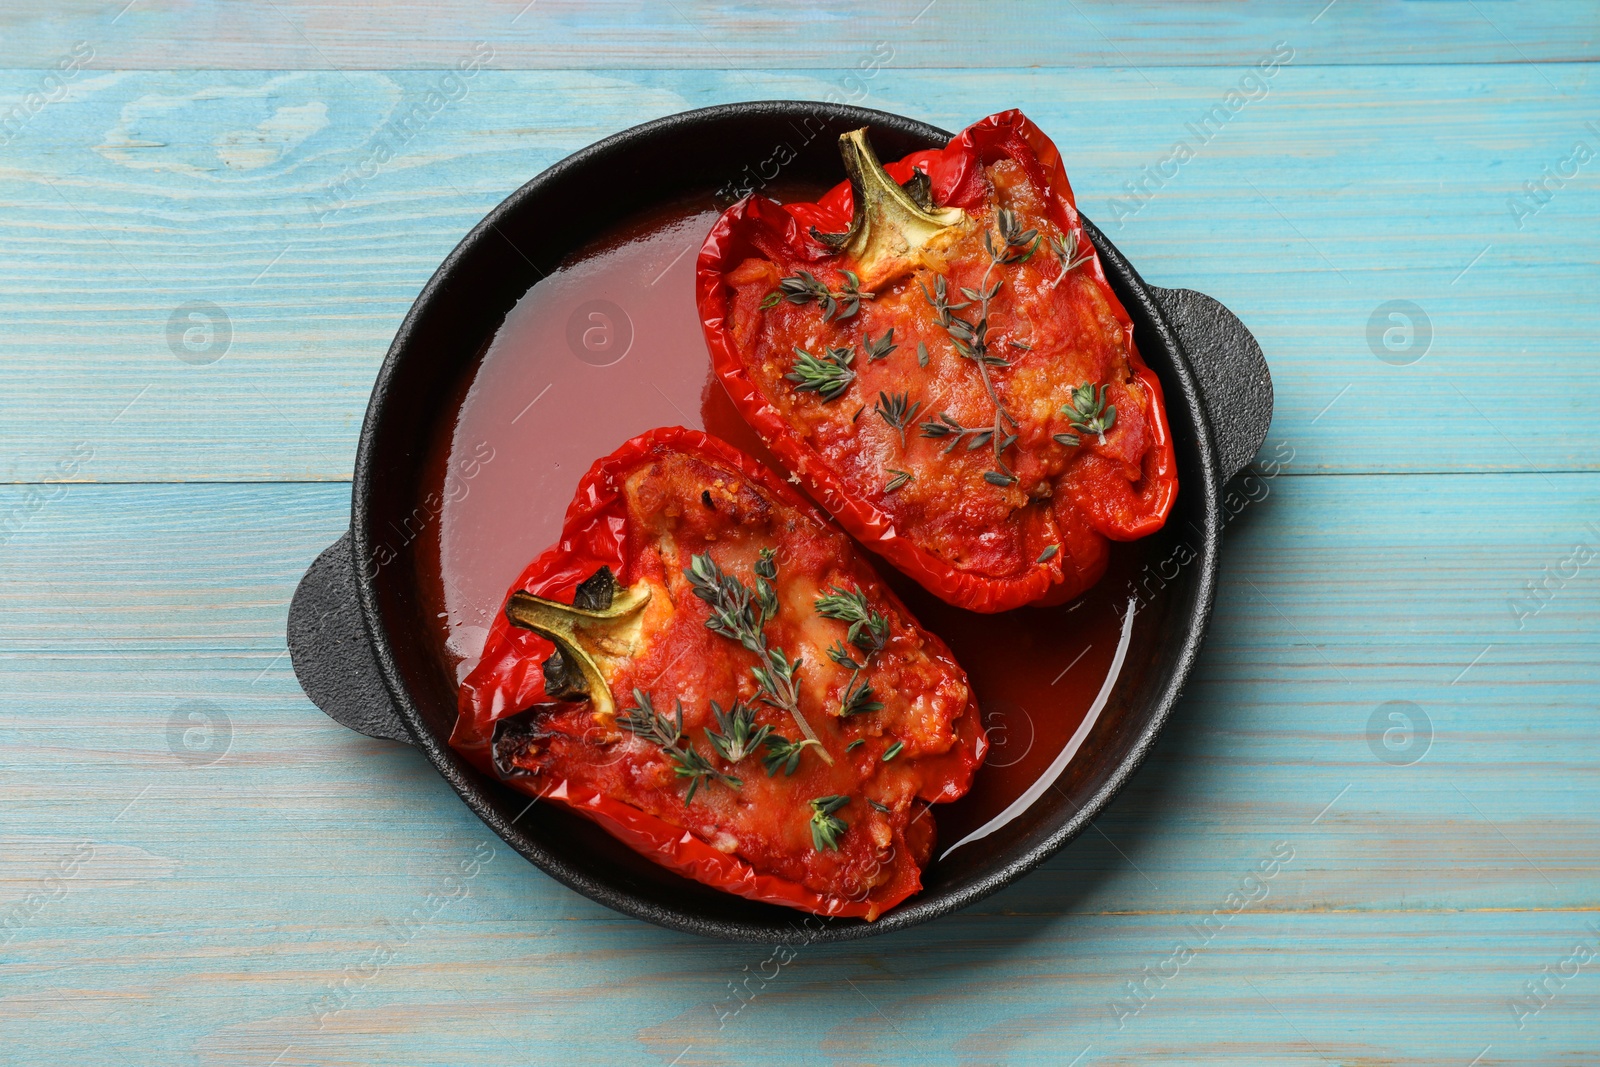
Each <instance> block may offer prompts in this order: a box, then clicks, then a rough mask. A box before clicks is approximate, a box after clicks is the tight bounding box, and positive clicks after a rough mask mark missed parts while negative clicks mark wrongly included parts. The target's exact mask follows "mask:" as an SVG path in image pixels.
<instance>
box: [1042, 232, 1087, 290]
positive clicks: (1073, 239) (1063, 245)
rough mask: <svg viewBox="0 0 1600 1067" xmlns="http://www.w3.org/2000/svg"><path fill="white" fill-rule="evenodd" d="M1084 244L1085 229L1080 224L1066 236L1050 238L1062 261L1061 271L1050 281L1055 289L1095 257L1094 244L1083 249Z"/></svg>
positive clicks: (1052, 247) (1053, 249) (1058, 257)
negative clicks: (1069, 275)
mask: <svg viewBox="0 0 1600 1067" xmlns="http://www.w3.org/2000/svg"><path fill="white" fill-rule="evenodd" d="M1082 245H1083V229H1082V228H1081V227H1078V226H1074V227H1072V229H1070V230H1068V231H1067V233H1066V236H1065V237H1062V236H1059V235H1058V236H1055V237H1052V238H1050V248H1051V250H1052V251H1054V252H1055V254H1056V258H1057V259H1059V260H1060V261H1061V273H1060V274H1058V275H1056V279H1055V281H1053V282H1051V283H1050V288H1052V289H1054V288H1055V287H1056V286H1058V285H1060V284H1061V282H1062V280H1063V279H1065V278H1066V276H1067V275H1068V274H1071V273H1072V272H1073V271H1074V270H1076V269H1077V268H1079V267H1081V266H1083V265H1084V264H1085V263H1087V262H1089V260H1091V259H1093V258H1094V246H1093V245H1090V246H1089V248H1087V249H1083V248H1082V247H1081V246H1082Z"/></svg>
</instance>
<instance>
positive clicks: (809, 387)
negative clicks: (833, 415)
mask: <svg viewBox="0 0 1600 1067" xmlns="http://www.w3.org/2000/svg"><path fill="white" fill-rule="evenodd" d="M794 354H795V356H796V357H797V358H796V359H795V361H794V368H793V369H792V370H790V371H789V373H788V374H785V375H784V377H785V378H787V379H788V380H789V381H791V382H794V383H795V390H796V391H797V392H801V393H816V394H817V395H818V396H820V397H821V398H822V399H823V400H825V401H826V400H837V399H838V398H839V397H841V396H843V395H844V392H845V390H846V389H849V388H850V383H851V382H853V381H855V379H856V372H855V371H853V370H851V369H850V364H851V363H853V362H855V353H854V350H853V349H850V348H829V349H828V350H827V351H826V353H825V354H823V355H821V356H814V355H812V354H811V353H810V352H807V351H806V350H805V349H803V348H796V349H795V350H794Z"/></svg>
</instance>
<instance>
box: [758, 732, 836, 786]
mask: <svg viewBox="0 0 1600 1067" xmlns="http://www.w3.org/2000/svg"><path fill="white" fill-rule="evenodd" d="M766 743H767V754H766V755H765V756H762V757H761V763H762V765H763V766H764V767H766V768H767V777H768V778H771V777H772V776H773V775H775V774H777V773H778V771H779V770H782V771H783V774H784V777H785V778H787V777H788V776H789V775H791V774H793V773H794V772H795V771H796V770H797V769H798V768H799V766H800V753H802V752H804V751H805V750H806V746H807V745H816V746H817V747H818V748H821V747H822V745H821V742H818V741H812V740H810V739H809V738H807V739H803V740H800V741H790V740H789V739H788V738H786V737H779V736H778V735H777V734H773V735H772V736H770V737H768V738H767V739H766Z"/></svg>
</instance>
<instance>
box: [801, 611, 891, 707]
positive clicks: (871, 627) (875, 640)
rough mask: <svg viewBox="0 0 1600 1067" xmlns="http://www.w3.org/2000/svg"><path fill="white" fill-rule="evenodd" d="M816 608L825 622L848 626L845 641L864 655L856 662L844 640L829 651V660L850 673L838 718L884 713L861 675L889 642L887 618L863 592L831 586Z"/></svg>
mask: <svg viewBox="0 0 1600 1067" xmlns="http://www.w3.org/2000/svg"><path fill="white" fill-rule="evenodd" d="M813 606H814V607H815V608H816V611H817V614H818V615H821V616H822V617H823V618H824V619H833V620H834V621H835V622H843V623H848V624H849V626H850V628H849V629H848V630H846V631H845V639H846V640H848V641H849V642H850V644H851V645H853V646H855V648H856V650H857V651H858V652H859V653H860V654H861V656H860V658H859V659H857V658H856V656H855V655H854V654H852V653H851V651H850V649H848V648H846V647H845V644H844V642H843V641H835V642H834V643H833V646H832V647H831V648H829V649H828V658H829V659H831V660H833V662H835V663H837V664H838V665H839V666H841V667H843V668H845V669H846V670H848V671H849V672H850V681H849V682H848V683H846V685H845V689H844V696H843V697H841V698H840V700H839V711H838V715H839V717H840V718H849V717H850V716H851V715H862V714H865V713H867V712H870V711H882V710H883V704H882V702H880V701H877V700H874V699H872V697H873V691H872V684H871V683H870V682H868V681H867V680H866V679H865V678H863V677H862V672H863V671H865V670H866V669H867V664H868V663H870V662H871V661H872V657H873V655H874V654H875V653H878V652H882V651H883V648H884V646H885V645H887V644H888V643H889V619H888V617H887V616H885V615H884V614H883V613H882V612H879V611H877V610H876V609H874V608H873V607H872V605H871V604H869V603H867V596H866V594H865V593H863V592H862V591H861V590H860V589H849V590H847V589H841V588H839V587H838V586H837V585H834V586H829V587H828V591H827V592H826V593H824V594H823V595H821V596H819V597H817V599H816V600H815V601H814V602H813Z"/></svg>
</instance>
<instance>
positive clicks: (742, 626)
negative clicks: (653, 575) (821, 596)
mask: <svg viewBox="0 0 1600 1067" xmlns="http://www.w3.org/2000/svg"><path fill="white" fill-rule="evenodd" d="M683 573H684V575H685V577H687V578H688V579H689V587H690V588H691V589H692V590H693V591H694V595H695V596H697V597H699V598H700V599H701V600H703V601H705V603H706V604H707V605H709V606H710V608H711V617H710V618H709V619H707V620H706V628H707V629H709V630H711V631H712V632H713V633H715V634H719V635H721V636H722V637H726V638H728V639H730V640H733V641H737V642H738V643H739V644H740V645H742V646H744V648H746V649H747V650H749V651H750V652H752V653H753V654H754V655H755V656H756V657H757V658H758V659H759V660H760V661H761V663H760V665H759V666H757V667H753V668H751V671H750V673H751V675H752V676H753V677H754V678H755V680H756V694H757V699H759V700H760V701H761V702H762V703H763V704H767V705H770V706H772V707H774V708H777V709H778V710H779V711H782V712H785V713H786V714H788V715H789V717H790V718H792V719H794V722H795V725H796V726H798V727H799V728H800V732H801V733H802V734H804V735H805V737H806V739H807V740H808V741H814V742H816V743H817V745H818V749H817V751H818V752H819V753H820V754H821V756H822V758H823V760H824V761H826V762H827V763H830V764H831V763H832V762H833V758H832V757H831V756H829V755H828V750H827V749H826V748H823V747H821V745H822V742H821V741H820V740H818V739H817V732H816V731H815V730H813V729H812V728H811V724H810V723H809V722H807V721H806V717H805V716H804V715H803V714H801V712H800V686H799V682H798V676H799V673H800V663H801V661H800V660H799V659H798V658H796V659H789V658H788V656H786V655H785V654H784V651H783V649H781V648H771V647H769V646H768V645H767V635H766V632H765V628H766V625H767V623H769V622H771V621H772V619H773V617H774V616H776V615H777V614H778V594H777V589H776V587H775V586H774V584H773V583H774V582H776V581H777V578H778V564H777V561H776V558H775V556H774V554H773V551H772V549H770V548H764V549H762V550H761V554H760V556H759V558H758V559H757V560H756V565H755V589H754V590H752V589H751V588H750V587H749V586H747V585H745V584H744V583H743V582H741V581H740V580H739V579H738V578H736V577H734V576H733V575H731V574H728V573H727V572H725V571H724V570H723V569H722V568H721V567H719V566H717V563H716V561H715V560H713V559H712V558H711V554H710V553H709V552H702V553H700V554H699V555H697V556H693V557H691V558H690V560H689V566H688V567H686V568H684V572H683Z"/></svg>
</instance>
